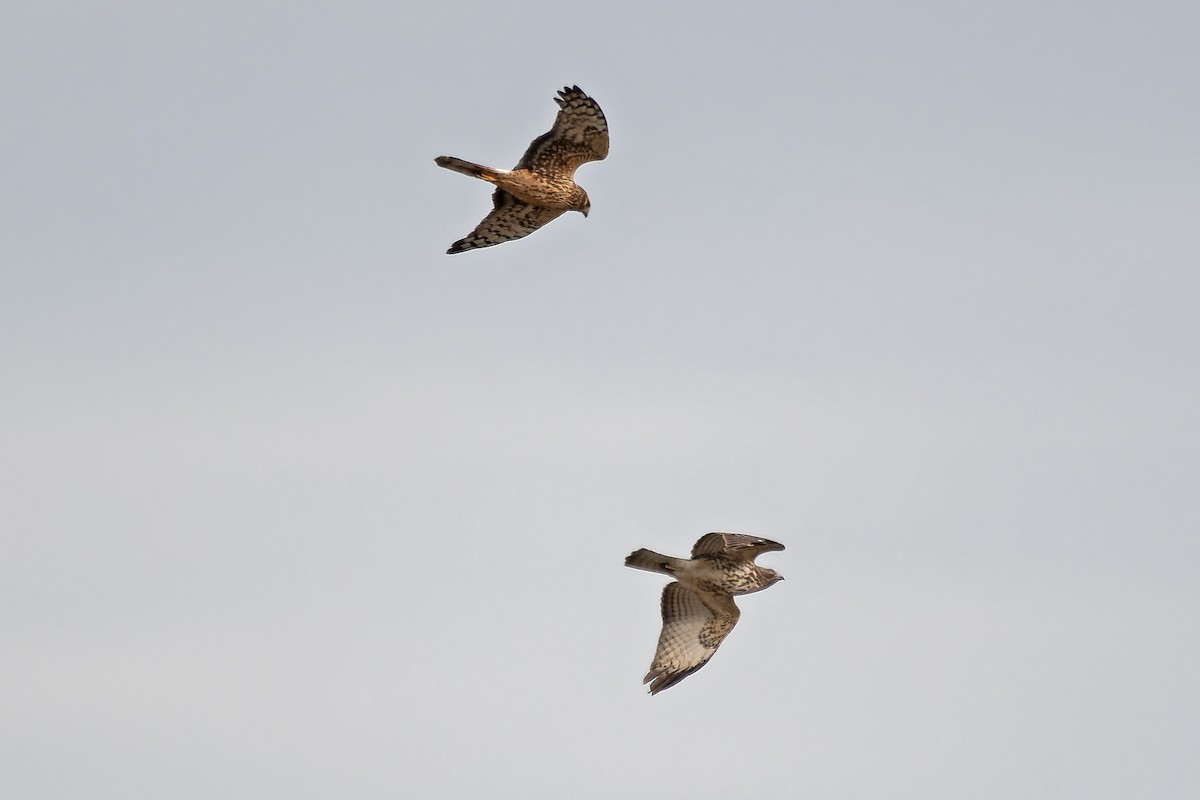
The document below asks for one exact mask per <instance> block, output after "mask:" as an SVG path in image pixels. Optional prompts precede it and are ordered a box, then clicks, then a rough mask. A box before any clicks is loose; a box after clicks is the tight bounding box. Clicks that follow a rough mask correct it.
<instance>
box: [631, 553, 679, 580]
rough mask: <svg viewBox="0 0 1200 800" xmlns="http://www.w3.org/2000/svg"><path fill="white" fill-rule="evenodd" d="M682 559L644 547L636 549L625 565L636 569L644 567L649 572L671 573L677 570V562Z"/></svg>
mask: <svg viewBox="0 0 1200 800" xmlns="http://www.w3.org/2000/svg"><path fill="white" fill-rule="evenodd" d="M680 560H681V559H678V558H672V557H671V556H664V555H663V554H662V553H656V552H654V551H653V550H647V549H646V548H644V547H643V548H642V549H641V550H634V551H633V552H632V553H630V554H629V555H628V556H627V557H626V559H625V566H627V567H633V568H634V569H644V570H646V571H647V572H662V573H664V574H666V575H671V574H673V573H674V571H675V567H676V564H677V563H678V562H679V561H680Z"/></svg>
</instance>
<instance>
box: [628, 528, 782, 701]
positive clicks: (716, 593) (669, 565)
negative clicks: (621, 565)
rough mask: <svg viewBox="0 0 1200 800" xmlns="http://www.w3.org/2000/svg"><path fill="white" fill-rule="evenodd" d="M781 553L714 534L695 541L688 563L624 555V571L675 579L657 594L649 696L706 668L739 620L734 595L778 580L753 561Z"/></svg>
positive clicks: (766, 544) (774, 545)
mask: <svg viewBox="0 0 1200 800" xmlns="http://www.w3.org/2000/svg"><path fill="white" fill-rule="evenodd" d="M782 549H784V548H783V545H781V544H780V543H779V542H773V541H771V540H770V539H763V538H761V537H758V536H750V535H748V534H744V533H721V532H714V533H706V534H704V535H703V536H701V537H700V539H699V540H698V541H697V542H696V544H695V546H694V547H693V548H692V557H691V558H690V559H688V558H674V557H672V556H664V555H662V554H661V553H656V552H654V551H653V550H646V549H645V548H643V549H641V550H635V551H634V552H632V553H630V554H629V557H628V558H626V559H625V566H627V567H633V568H634V569H644V570H646V571H648V572H661V573H663V574H664V575H670V576H671V577H672V578H674V579H675V581H674V582H673V583H668V584H667V585H666V587H665V588H664V589H663V594H662V622H663V626H662V633H660V634H659V636H658V648H657V650H655V652H654V661H653V663H651V664H650V671H649V672H647V673H646V677H645V678H644V679H642V683H648V684H650V694H658V693H659V692H661V691H662V690H663V689H669V688H670V687H672V686H674V685H675V684H677V683H679V682H680V681H681V680H683V679H684V678H686V677H687V676H688V675H691V674H692V673H693V672H695V671H696V670H698V669H700V668H701V667H703V666H704V665H705V664H707V663H708V660H709V659H710V658H712V657H713V653H715V652H717V648H718V647H720V646H721V642H722V641H724V640H725V637H726V636H728V635H729V632H730V631H731V630H733V626H734V625H736V624H737V621H738V617H739V616H741V612H739V611H738V607H737V605H736V604H734V602H733V598H734V596H736V595H743V594H750V593H752V592H759V591H762V590H763V589H766V588H767V587H768V586H770V585H772V584H773V583H776V582H777V581H781V580H783V576H782V575H780V574H779V573H778V572H776V571H775V570H773V569H768V568H766V567H760V566H758V565H757V564H755V563H754V559H755V558H757V557H758V555H759V554H761V553H767V552H770V551H772V550H782Z"/></svg>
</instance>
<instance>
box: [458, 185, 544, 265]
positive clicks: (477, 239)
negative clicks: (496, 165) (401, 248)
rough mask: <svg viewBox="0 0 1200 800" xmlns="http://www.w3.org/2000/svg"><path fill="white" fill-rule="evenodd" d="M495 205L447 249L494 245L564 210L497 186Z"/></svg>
mask: <svg viewBox="0 0 1200 800" xmlns="http://www.w3.org/2000/svg"><path fill="white" fill-rule="evenodd" d="M492 206H493V208H492V210H491V213H489V214H488V215H487V216H486V217H484V218H483V221H482V222H480V223H479V224H478V225H476V226H475V230H473V231H471V232H470V233H468V234H467V235H466V236H465V237H463V238H462V239H459V240H458V241H457V242H455V243H454V244H452V245H450V249H449V250H447V251H446V252H447V253H450V254H454V253H463V252H466V251H467V250H475V249H477V248H480V247H491V246H492V245H494V244H500V243H501V242H508V241H512V240H513V239H520V238H521V237H522V236H528V235H529V234H531V233H533V232H534V231H536V230H537V229H538V228H540V227H542V226H543V225H545V224H546V223H547V222H550V221H551V220H553V219H556V218H557V217H559V216H561V215H562V213H563V212H561V211H551V210H549V209H546V208H541V207H539V206H531V205H530V204H529V203H525V202H522V201H520V200H518V199H517V198H515V197H513V196H512V195H511V194H509V193H508V192H506V191H504V190H503V189H497V190H496V191H495V192H493V193H492Z"/></svg>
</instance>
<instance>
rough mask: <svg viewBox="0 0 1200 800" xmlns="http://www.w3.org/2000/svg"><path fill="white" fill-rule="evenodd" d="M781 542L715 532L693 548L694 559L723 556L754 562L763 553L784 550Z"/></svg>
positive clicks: (700, 540) (740, 534)
mask: <svg viewBox="0 0 1200 800" xmlns="http://www.w3.org/2000/svg"><path fill="white" fill-rule="evenodd" d="M783 549H784V547H783V545H781V544H780V543H779V542H773V541H771V540H770V539H764V538H762V537H761V536H751V535H749V534H746V533H725V532H722V531H714V532H713V533H706V534H704V535H703V536H701V537H700V539H699V540H698V541H697V542H696V544H695V545H694V546H693V547H692V558H699V557H701V556H723V557H724V558H736V559H741V560H744V561H753V560H754V559H755V558H757V557H758V556H759V555H760V554H762V553H769V552H770V551H772V550H783Z"/></svg>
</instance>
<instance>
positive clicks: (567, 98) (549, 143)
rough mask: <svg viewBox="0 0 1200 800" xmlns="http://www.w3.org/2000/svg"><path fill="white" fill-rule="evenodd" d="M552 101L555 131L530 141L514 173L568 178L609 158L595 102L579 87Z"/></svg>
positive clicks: (601, 117)
mask: <svg viewBox="0 0 1200 800" xmlns="http://www.w3.org/2000/svg"><path fill="white" fill-rule="evenodd" d="M558 94H559V97H556V98H554V102H556V103H558V105H559V109H560V110H559V112H558V116H557V117H555V118H554V127H552V128H551V129H550V130H549V131H547V132H546V133H543V134H542V135H541V136H539V137H538V138H536V139H534V140H533V143H532V144H530V145H529V149H528V150H526V151H525V155H523V156H521V161H520V162H519V163H518V164H517V166H516V168H517V169H528V170H532V171H534V172H539V173H542V174H543V175H551V176H554V177H557V178H570V177H571V176H573V175H574V174H575V170H576V169H578V168H579V165H580V164H586V163H587V162H589V161H600V160H601V159H603V158H604V157H605V156H607V155H608V121H607V120H606V119H604V112H603V111H601V110H600V106H599V105H598V104H597V103H596V101H595V100H593V99H592V98H590V97H588V96H587V95H586V94H584V93H583V91H582V90H581V89H580V88H579V87H578V86H569V87H566V88H564V89H563V90H562V91H560V92H559V93H558Z"/></svg>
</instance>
